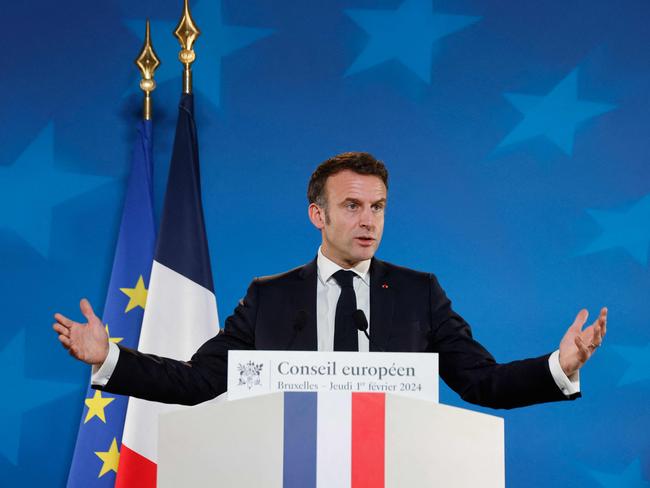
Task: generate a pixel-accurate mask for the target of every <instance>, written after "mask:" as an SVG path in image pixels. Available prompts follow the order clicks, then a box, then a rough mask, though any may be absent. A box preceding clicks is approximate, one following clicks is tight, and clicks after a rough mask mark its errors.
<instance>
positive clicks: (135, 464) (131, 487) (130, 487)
mask: <svg viewBox="0 0 650 488" xmlns="http://www.w3.org/2000/svg"><path fill="white" fill-rule="evenodd" d="M156 467H157V465H156V463H154V462H152V461H150V460H149V459H147V458H146V457H144V456H142V455H141V454H138V453H137V452H135V451H132V450H131V449H129V448H128V447H126V446H125V445H124V444H122V452H120V464H119V465H118V467H117V477H116V478H115V488H156Z"/></svg>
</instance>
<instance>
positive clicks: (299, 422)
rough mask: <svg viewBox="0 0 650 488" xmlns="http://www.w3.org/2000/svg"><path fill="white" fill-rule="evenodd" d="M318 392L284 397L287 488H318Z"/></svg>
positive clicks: (284, 478)
mask: <svg viewBox="0 0 650 488" xmlns="http://www.w3.org/2000/svg"><path fill="white" fill-rule="evenodd" d="M317 399H318V397H317V393H311V392H306V393H302V392H301V393H297V392H290V393H285V394H284V461H283V485H282V486H283V487H284V488H316V425H317V411H318V409H317V405H318V403H317Z"/></svg>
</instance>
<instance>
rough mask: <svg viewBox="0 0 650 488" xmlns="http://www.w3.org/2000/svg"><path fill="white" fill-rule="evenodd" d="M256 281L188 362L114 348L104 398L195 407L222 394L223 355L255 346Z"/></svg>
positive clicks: (224, 377)
mask: <svg viewBox="0 0 650 488" xmlns="http://www.w3.org/2000/svg"><path fill="white" fill-rule="evenodd" d="M257 293H258V287H257V282H256V280H254V281H253V282H252V283H251V285H250V286H249V288H248V291H247V293H246V296H245V297H244V298H243V299H241V300H240V302H239V304H238V305H237V308H236V309H235V311H234V312H233V314H232V315H231V316H229V317H228V318H227V319H226V322H225V328H224V329H223V330H221V331H219V333H218V334H217V335H216V336H214V337H213V338H212V339H210V340H208V341H207V342H205V343H204V344H203V345H202V346H201V347H200V348H199V349H198V350H197V351H196V353H195V354H194V355H193V356H192V358H191V360H190V361H187V362H186V361H178V360H175V359H170V358H165V357H160V356H156V355H154V354H145V353H142V352H139V351H136V350H134V349H129V348H127V347H120V357H119V360H118V362H117V365H116V367H115V371H114V372H113V374H112V375H111V378H110V379H109V380H108V382H107V383H106V385H105V386H104V387H100V386H94V388H96V389H103V390H105V391H107V392H110V393H117V394H120V395H128V396H133V397H136V398H142V399H144V400H150V401H156V402H162V403H177V404H181V405H196V404H198V403H201V402H204V401H207V400H210V399H212V398H214V397H216V396H218V395H220V394H221V393H223V392H225V391H226V389H227V373H228V351H229V350H230V349H253V348H254V347H255V322H256V318H257V317H256V314H257Z"/></svg>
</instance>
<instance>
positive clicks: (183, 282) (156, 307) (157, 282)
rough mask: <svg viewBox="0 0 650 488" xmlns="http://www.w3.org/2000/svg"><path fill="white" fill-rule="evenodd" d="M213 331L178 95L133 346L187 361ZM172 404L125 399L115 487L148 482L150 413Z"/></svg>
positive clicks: (190, 145)
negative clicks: (145, 290) (164, 186)
mask: <svg viewBox="0 0 650 488" xmlns="http://www.w3.org/2000/svg"><path fill="white" fill-rule="evenodd" d="M218 331H219V319H218V316H217V303H216V299H215V295H214V285H213V281H212V272H211V271H210V255H209V252H208V243H207V239H206V233H205V221H204V218H203V206H202V203H201V182H200V175H199V158H198V144H197V137H196V125H195V123H194V100H193V96H192V95H191V94H183V95H182V97H181V101H180V104H179V115H178V123H177V125H176V136H175V139H174V149H173V153H172V159H171V164H170V168H169V177H168V180H167V192H166V194H165V202H164V206H163V213H162V217H161V224H160V229H159V233H158V240H157V243H156V251H155V255H154V261H153V267H152V270H151V279H150V282H149V291H148V296H147V305H146V309H145V313H144V318H143V321H142V331H141V333H140V342H139V344H138V349H139V350H141V351H144V352H147V353H153V354H157V355H160V356H166V357H170V358H175V359H180V360H187V359H188V358H190V357H191V356H192V354H193V353H194V352H195V351H196V350H197V349H198V347H199V346H200V345H201V344H203V343H204V342H205V341H206V340H208V339H209V338H210V337H213V336H214V335H216V334H217V332H218ZM180 408H187V407H179V406H177V405H165V404H161V403H156V402H149V401H145V400H140V399H136V398H131V399H129V405H128V409H127V414H126V421H125V425H124V434H123V437H122V451H121V453H120V462H119V466H118V470H117V478H116V481H115V486H116V487H117V488H135V487H137V488H153V487H155V486H156V469H157V459H158V456H157V445H158V416H159V415H160V414H161V413H164V412H168V411H170V410H178V409H180Z"/></svg>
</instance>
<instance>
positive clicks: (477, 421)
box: [386, 395, 506, 488]
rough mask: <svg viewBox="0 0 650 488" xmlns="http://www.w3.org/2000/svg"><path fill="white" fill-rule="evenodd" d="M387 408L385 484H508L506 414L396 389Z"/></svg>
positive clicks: (457, 487) (489, 487)
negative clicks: (444, 402) (422, 397)
mask: <svg viewBox="0 0 650 488" xmlns="http://www.w3.org/2000/svg"><path fill="white" fill-rule="evenodd" d="M386 411H387V412H392V414H387V416H386V438H387V439H390V440H391V442H387V443H386V459H387V460H388V459H390V462H387V463H386V487H387V488H401V487H405V486H408V487H409V488H418V487H427V488H429V487H431V486H444V487H445V488H465V487H468V488H469V487H481V488H503V487H504V486H505V484H506V482H505V470H504V466H505V458H504V455H505V454H504V453H505V450H504V440H503V419H502V418H500V417H494V416H492V415H486V414H482V413H478V412H472V411H470V410H463V409H461V408H456V407H450V406H448V405H441V404H439V403H436V404H432V403H429V402H423V401H417V400H410V399H407V398H403V397H399V396H392V395H391V396H388V397H387V398H386ZM443 480H444V483H442V484H438V483H440V482H442V481H443Z"/></svg>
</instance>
